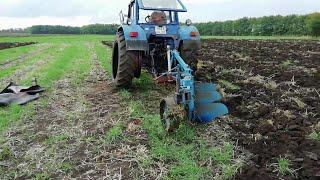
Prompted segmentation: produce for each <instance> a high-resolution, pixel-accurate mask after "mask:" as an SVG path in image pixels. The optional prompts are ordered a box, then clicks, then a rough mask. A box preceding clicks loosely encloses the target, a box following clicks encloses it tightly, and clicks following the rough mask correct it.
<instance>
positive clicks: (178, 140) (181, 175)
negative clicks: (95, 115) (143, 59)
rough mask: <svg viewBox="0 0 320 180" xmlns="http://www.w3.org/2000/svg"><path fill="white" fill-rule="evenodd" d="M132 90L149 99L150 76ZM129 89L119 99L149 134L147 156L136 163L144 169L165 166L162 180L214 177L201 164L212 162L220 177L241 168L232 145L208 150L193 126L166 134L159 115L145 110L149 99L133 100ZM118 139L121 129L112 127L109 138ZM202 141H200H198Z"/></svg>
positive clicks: (229, 176)
mask: <svg viewBox="0 0 320 180" xmlns="http://www.w3.org/2000/svg"><path fill="white" fill-rule="evenodd" d="M133 85H134V89H138V91H139V92H138V94H139V95H138V96H142V97H148V95H150V94H153V93H152V90H154V89H155V88H156V87H155V84H154V81H153V79H152V78H151V76H149V75H147V74H146V73H142V76H141V78H140V79H136V80H134V82H133ZM133 93H135V92H132V91H131V90H129V91H128V90H121V91H120V93H119V94H120V98H121V101H122V102H123V105H125V106H128V109H129V113H130V115H129V116H130V117H131V118H137V119H141V120H142V126H143V129H144V130H145V131H146V132H147V134H148V144H149V148H150V151H149V154H148V155H147V156H146V157H143V158H139V164H141V165H142V166H143V167H144V168H148V167H151V166H153V165H154V164H156V163H164V164H166V165H167V166H168V167H167V168H168V173H167V175H166V177H164V178H163V179H206V178H212V177H213V176H216V175H215V174H212V169H211V168H212V167H205V166H201V165H200V163H201V162H202V161H212V162H213V163H214V165H215V166H217V167H219V168H220V169H221V174H220V175H219V177H220V178H223V179H231V178H232V177H233V176H234V175H235V174H236V173H237V172H238V171H239V169H240V167H241V165H242V164H241V163H235V162H233V161H232V159H234V158H235V157H234V146H233V145H232V144H231V143H226V144H225V145H224V147H211V146H209V145H208V144H206V143H204V141H203V140H199V137H197V134H196V129H195V125H191V124H189V123H182V124H180V126H179V127H178V129H177V130H176V131H175V132H173V133H171V134H168V133H167V132H165V130H164V128H163V127H162V124H161V121H160V117H159V115H158V113H154V112H152V111H151V110H148V109H146V105H147V103H148V100H147V99H146V100H142V99H145V98H141V99H140V98H138V99H135V98H133V97H134V96H136V95H134V94H133ZM109 134H113V135H114V136H115V137H118V136H120V129H119V128H118V127H117V126H115V127H114V128H112V129H111V130H109V132H108V135H109ZM200 139H201V138H200Z"/></svg>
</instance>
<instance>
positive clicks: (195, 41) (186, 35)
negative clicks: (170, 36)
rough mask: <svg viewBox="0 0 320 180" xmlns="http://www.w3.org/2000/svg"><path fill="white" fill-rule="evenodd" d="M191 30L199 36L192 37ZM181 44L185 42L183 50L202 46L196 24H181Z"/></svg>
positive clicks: (196, 48) (197, 48)
mask: <svg viewBox="0 0 320 180" xmlns="http://www.w3.org/2000/svg"><path fill="white" fill-rule="evenodd" d="M191 32H195V33H197V36H195V37H192V36H191ZM179 34H180V45H181V44H183V46H182V50H184V51H190V50H199V49H200V48H201V42H200V33H199V31H198V29H197V28H196V27H195V26H181V27H180V29H179Z"/></svg>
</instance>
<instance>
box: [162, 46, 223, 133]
mask: <svg viewBox="0 0 320 180" xmlns="http://www.w3.org/2000/svg"><path fill="white" fill-rule="evenodd" d="M169 54H170V56H169ZM173 64H175V65H176V67H175V68H173V69H171V66H172V65H173ZM168 69H169V71H168V72H167V73H165V74H163V76H167V77H171V78H172V79H174V80H175V81H176V86H177V91H176V93H175V95H174V97H169V98H166V99H164V100H162V102H161V104H160V116H161V120H162V122H163V125H164V127H165V129H166V130H167V131H172V130H174V128H175V127H174V124H176V122H175V121H177V119H178V118H177V116H178V115H177V114H179V113H180V114H181V113H185V114H186V117H187V118H188V119H189V120H190V121H192V122H197V123H209V122H212V121H213V120H215V119H216V118H218V117H222V116H224V115H227V114H228V113H229V111H228V108H227V107H226V106H225V105H224V104H223V103H221V102H220V101H221V99H222V96H221V94H220V93H219V92H218V90H217V88H216V85H215V84H212V83H201V82H195V80H194V76H193V74H192V70H191V69H190V67H189V66H188V65H187V64H186V63H185V61H184V60H183V59H182V58H181V57H180V55H179V52H178V51H177V50H171V49H170V47H168ZM171 78H170V79H171ZM168 79H169V78H168ZM181 110H182V111H181Z"/></svg>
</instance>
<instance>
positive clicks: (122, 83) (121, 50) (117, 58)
mask: <svg viewBox="0 0 320 180" xmlns="http://www.w3.org/2000/svg"><path fill="white" fill-rule="evenodd" d="M139 58H140V52H139V51H127V49H126V41H125V38H124V34H123V32H118V33H117V35H116V40H115V42H114V44H113V51H112V77H113V79H114V82H115V84H116V86H118V87H121V88H128V87H130V86H131V84H132V80H133V78H134V77H136V78H139V77H140V73H141V66H140V63H139V62H140V61H139Z"/></svg>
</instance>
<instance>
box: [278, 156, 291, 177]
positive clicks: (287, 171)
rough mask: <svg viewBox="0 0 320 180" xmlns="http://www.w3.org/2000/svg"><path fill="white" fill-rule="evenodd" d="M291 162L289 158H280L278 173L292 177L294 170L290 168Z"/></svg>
mask: <svg viewBox="0 0 320 180" xmlns="http://www.w3.org/2000/svg"><path fill="white" fill-rule="evenodd" d="M290 166H291V161H290V160H289V159H287V158H283V157H280V158H279V159H278V172H279V174H280V175H281V176H285V175H292V176H293V174H294V170H292V169H291V168H290Z"/></svg>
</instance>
